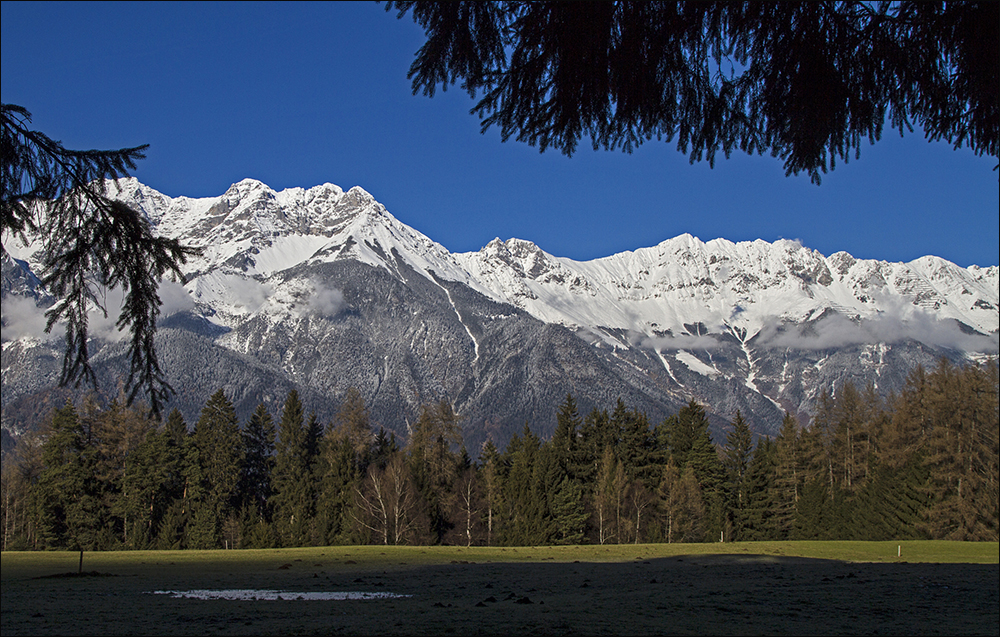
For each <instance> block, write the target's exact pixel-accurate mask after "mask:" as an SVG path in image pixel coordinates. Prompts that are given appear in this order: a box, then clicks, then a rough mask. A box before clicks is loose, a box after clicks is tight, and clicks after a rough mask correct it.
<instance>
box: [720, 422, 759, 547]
mask: <svg viewBox="0 0 1000 637" xmlns="http://www.w3.org/2000/svg"><path fill="white" fill-rule="evenodd" d="M732 427H733V429H732V431H730V432H729V434H728V435H727V436H726V445H725V447H723V450H722V464H723V468H724V470H725V476H726V477H725V492H726V506H727V509H728V512H729V515H728V517H729V521H730V523H731V525H732V530H731V532H730V536H731V539H732V540H734V541H739V540H742V539H744V538H743V529H744V527H745V526H746V516H747V509H748V507H749V499H750V489H749V484H748V482H747V471H748V470H749V469H750V458H751V454H752V453H753V436H752V434H751V433H750V426H749V425H748V424H747V423H746V421H745V420H744V419H743V414H741V413H740V411H739V410H738V409H737V410H736V416H735V417H734V418H733V422H732Z"/></svg>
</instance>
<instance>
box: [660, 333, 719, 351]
mask: <svg viewBox="0 0 1000 637" xmlns="http://www.w3.org/2000/svg"><path fill="white" fill-rule="evenodd" d="M642 347H649V348H652V349H654V350H656V351H659V352H662V351H664V350H674V349H715V348H717V347H719V341H718V339H716V338H714V337H713V336H711V335H708V334H702V335H698V336H695V335H693V334H678V335H677V336H647V337H646V338H644V339H643V340H642Z"/></svg>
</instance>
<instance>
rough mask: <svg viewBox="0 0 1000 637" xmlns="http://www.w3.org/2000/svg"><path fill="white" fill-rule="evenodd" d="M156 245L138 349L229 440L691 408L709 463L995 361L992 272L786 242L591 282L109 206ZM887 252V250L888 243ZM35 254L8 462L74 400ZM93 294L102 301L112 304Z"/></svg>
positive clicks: (238, 204) (22, 265)
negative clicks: (284, 414)
mask: <svg viewBox="0 0 1000 637" xmlns="http://www.w3.org/2000/svg"><path fill="white" fill-rule="evenodd" d="M110 192H111V193H112V196H114V197H115V198H118V199H121V200H122V201H125V202H127V203H128V204H130V205H132V206H133V207H135V208H137V209H139V210H141V211H142V212H144V213H145V214H146V215H147V216H148V218H149V219H150V221H151V223H152V224H153V225H154V227H155V228H156V231H157V232H158V233H159V234H161V235H165V236H170V237H174V238H177V239H180V240H181V241H182V242H183V243H185V244H188V245H193V246H198V247H201V248H202V249H203V253H202V255H201V256H199V257H197V258H195V259H193V260H191V261H189V262H188V263H187V264H186V266H185V268H184V270H185V274H186V276H187V283H186V284H185V285H183V286H182V285H180V284H179V283H169V282H164V284H163V285H162V286H161V290H160V296H161V299H162V300H163V306H162V308H161V309H162V315H161V320H160V323H159V326H160V329H159V331H158V334H157V348H158V352H159V354H160V359H161V365H162V367H163V369H164V370H165V371H166V372H167V376H168V380H169V382H170V383H171V385H172V386H173V387H174V389H175V390H176V391H177V394H176V396H175V397H174V399H173V400H172V401H171V403H170V404H168V406H167V408H168V409H170V408H172V407H174V406H176V407H177V408H178V409H180V410H181V413H182V414H183V415H184V416H185V419H186V420H187V422H188V423H189V424H191V423H194V422H195V421H196V420H197V417H198V412H199V410H200V409H201V407H202V406H203V405H204V403H205V401H206V400H207V398H208V397H209V396H210V395H211V394H212V393H214V392H215V391H216V390H217V389H219V388H222V389H224V390H225V391H226V394H227V395H228V396H229V397H230V399H231V400H232V401H233V402H234V404H235V406H236V408H237V413H238V414H239V415H240V417H241V418H243V419H246V418H247V417H248V416H249V414H250V412H251V411H252V410H253V408H254V407H255V406H256V405H257V404H258V403H260V402H264V403H265V404H266V405H268V407H269V408H270V409H271V411H272V413H275V414H280V409H281V405H282V403H283V401H284V399H285V397H286V395H287V393H288V391H289V390H290V389H292V388H296V389H297V390H298V391H299V393H300V396H301V397H302V399H303V403H304V404H305V406H306V408H307V410H311V411H314V412H315V413H316V414H317V416H318V417H319V418H320V419H321V420H323V421H324V422H329V421H330V420H331V419H332V418H333V416H334V414H335V413H336V410H337V408H338V407H339V404H340V401H341V400H342V398H343V396H344V395H345V393H346V392H347V390H348V389H349V388H351V387H355V388H357V389H358V390H359V391H360V392H361V394H362V395H363V396H364V398H365V400H366V402H367V404H368V405H369V407H370V409H371V413H372V418H373V421H374V422H375V423H376V424H377V425H379V426H383V427H385V428H386V429H387V430H390V431H393V432H395V433H396V435H397V437H400V438H401V439H405V437H406V435H407V432H408V430H409V426H410V424H411V423H412V422H414V420H415V419H416V416H417V415H418V413H419V408H420V406H421V405H423V404H427V403H430V402H436V401H439V400H442V399H444V400H448V401H450V402H452V403H453V405H454V408H455V410H456V411H457V412H458V413H459V414H460V416H461V417H462V428H463V433H464V440H465V444H466V446H467V448H468V449H469V451H470V454H471V455H473V456H476V455H478V451H479V449H480V447H481V445H482V444H483V442H485V440H487V439H488V438H492V439H493V440H494V442H495V443H496V444H497V446H498V447H500V448H503V447H504V446H505V445H506V442H507V441H508V440H509V438H510V437H511V436H512V435H513V434H519V433H520V432H521V431H523V428H524V427H525V426H526V425H527V426H528V427H530V428H531V429H532V430H533V431H534V432H535V433H536V434H538V435H540V436H542V437H543V438H544V437H547V436H548V435H550V434H551V432H552V431H553V429H554V427H555V414H556V410H557V409H558V406H559V404H560V403H561V402H562V401H563V400H564V398H565V397H566V395H567V394H572V395H573V397H574V398H575V399H576V401H577V404H578V406H579V408H580V411H581V413H582V414H586V413H587V412H589V411H590V410H591V409H593V408H599V409H608V410H609V411H610V410H612V409H614V407H615V404H616V401H617V400H618V399H619V398H620V399H621V400H622V401H623V402H624V404H625V405H626V406H628V407H629V408H633V409H637V410H639V411H642V412H644V413H646V415H647V416H648V418H649V419H650V422H651V423H653V424H655V423H656V422H659V421H660V420H662V419H663V418H664V417H666V416H668V415H670V414H672V413H674V412H676V411H677V410H678V409H679V408H680V407H681V406H683V405H684V404H686V403H687V402H689V401H690V400H695V401H698V402H699V403H701V404H702V405H704V406H705V407H706V410H707V411H708V414H709V419H710V422H711V423H712V433H713V436H714V437H715V439H716V440H717V441H719V442H721V441H723V440H724V436H725V431H726V427H727V424H728V423H729V422H730V421H731V419H732V418H733V416H734V414H735V412H736V411H737V410H740V412H741V414H742V415H743V416H744V418H745V419H746V420H747V421H748V423H749V424H750V426H751V428H752V429H753V431H754V432H755V433H756V434H757V435H771V436H773V435H774V434H776V433H777V431H778V429H779V428H780V425H781V421H782V417H783V415H784V413H785V412H789V413H792V414H795V415H796V416H798V417H799V419H800V422H802V423H803V424H807V423H808V419H809V417H810V416H811V414H813V413H814V410H815V408H816V403H817V400H818V398H819V396H820V395H821V394H822V392H824V391H829V392H834V393H835V392H836V391H837V388H838V387H840V386H843V384H844V383H846V382H852V383H854V384H855V385H856V386H858V387H859V388H863V387H866V386H869V385H870V386H872V387H873V388H874V389H875V390H876V391H878V392H879V393H881V394H883V395H888V394H890V393H892V392H894V391H898V390H899V389H901V388H902V387H903V385H904V383H905V380H906V377H907V375H908V374H909V373H910V371H911V370H912V369H913V368H914V367H915V366H917V365H924V366H926V367H929V366H932V365H934V364H935V363H936V361H937V360H938V359H940V358H941V357H945V358H948V359H950V360H952V361H955V362H963V361H969V360H973V361H978V360H982V359H984V358H987V357H995V356H996V354H997V350H998V328H1000V309H998V308H1000V299H998V297H1000V293H998V289H1000V273H998V268H997V266H989V267H979V266H971V267H968V268H962V267H959V266H957V265H955V264H953V263H950V262H948V261H945V260H943V259H940V258H937V257H933V256H925V257H921V258H919V259H916V260H914V261H911V262H909V263H889V262H885V261H876V260H865V259H856V258H854V257H852V256H851V255H849V254H847V253H846V252H837V253H835V254H832V255H830V256H824V255H822V254H820V253H819V252H817V251H815V250H810V249H809V248H807V247H805V246H803V245H801V244H800V243H798V242H796V241H790V240H780V241H776V242H774V243H769V242H766V241H762V240H758V241H752V242H739V243H733V242H731V241H727V240H725V239H714V240H711V241H708V242H703V241H701V240H699V239H698V238H696V237H693V236H690V235H681V236H678V237H674V238H672V239H668V240H666V241H663V242H662V243H659V244H658V245H655V246H652V247H647V248H640V249H637V250H634V251H629V252H622V253H619V254H614V255H611V256H608V257H604V258H600V259H594V260H591V261H574V260H572V259H568V258H563V257H556V256H553V255H551V254H548V253H546V252H545V251H543V250H541V249H540V248H539V247H538V246H537V245H535V244H534V243H532V242H530V241H526V240H521V239H508V240H506V241H501V240H500V239H495V240H493V241H491V242H490V243H489V244H487V245H486V246H484V247H483V248H482V249H481V250H479V251H478V252H467V253H451V252H449V251H448V250H447V249H446V248H444V247H443V246H442V245H440V244H438V243H436V242H434V241H433V240H431V239H430V238H428V237H426V236H424V235H423V234H421V233H420V232H418V231H417V230H415V229H413V228H411V227H409V226H407V225H405V224H403V223H401V222H400V221H399V220H397V219H396V218H395V217H393V216H392V215H391V214H390V213H389V211H387V210H386V209H385V207H384V206H382V205H381V204H379V203H378V201H376V200H375V198H374V197H373V196H372V195H370V194H369V193H368V192H366V191H365V190H363V189H362V188H360V187H354V188H351V189H350V190H347V191H346V192H345V191H344V190H343V189H341V188H340V187H338V186H335V185H333V184H323V185H320V186H316V187H313V188H309V189H303V188H289V189H286V190H282V191H280V192H276V191H274V190H272V189H271V188H269V187H268V186H266V185H265V184H263V183H261V182H259V181H255V180H250V179H246V180H243V181H241V182H239V183H236V184H233V185H232V186H231V187H230V188H229V189H228V190H227V191H226V192H225V193H224V194H222V195H221V196H218V197H208V198H188V197H176V198H172V197H168V196H166V195H164V194H162V193H159V192H157V191H155V190H153V189H151V188H149V187H147V186H145V185H143V184H141V183H140V182H139V181H138V180H136V179H134V178H129V179H123V180H120V181H119V182H118V183H117V184H116V185H113V186H111V187H110ZM887 240H891V239H889V238H887ZM39 245H40V244H38V242H37V241H28V242H27V243H26V244H25V243H23V242H20V241H17V240H15V239H14V238H9V237H4V253H3V262H2V281H0V284H2V285H0V292H2V297H3V337H2V341H3V342H2V348H3V349H2V362H0V366H2V386H3V391H2V406H3V422H2V426H3V433H4V447H5V448H9V446H10V444H12V442H13V441H14V440H16V438H17V437H18V436H20V435H21V434H23V432H25V431H26V430H27V429H29V428H30V427H32V426H33V425H34V424H35V423H37V422H38V420H39V418H40V417H42V415H43V412H44V411H45V410H47V409H50V408H51V407H52V406H58V404H61V403H60V401H63V400H65V397H66V396H67V395H70V394H71V392H69V391H68V390H65V389H63V390H59V389H56V388H55V380H56V379H57V378H58V375H59V370H60V365H61V357H62V353H61V352H62V349H61V348H62V338H61V335H59V334H55V332H58V329H56V330H53V332H54V334H52V335H48V334H44V333H43V332H42V329H41V328H42V326H43V325H44V319H43V318H42V313H43V312H44V309H45V308H46V307H47V306H48V305H49V304H51V303H52V299H51V298H50V297H49V296H48V295H47V293H46V291H45V290H43V289H42V288H41V287H40V285H39V283H38V279H37V276H36V272H37V268H38V263H39V259H38V247H39ZM115 293H116V292H115V291H114V290H112V291H109V299H111V300H112V301H113V300H114V298H115ZM114 319H115V316H111V317H110V318H109V319H108V320H104V319H103V317H100V316H99V315H95V316H94V317H93V320H92V322H91V333H92V335H93V337H94V345H92V346H91V352H92V355H91V358H92V363H93V364H94V367H95V370H96V371H97V374H98V379H99V383H100V384H99V387H100V388H101V391H102V392H103V393H104V394H105V395H106V396H111V397H113V396H115V395H116V394H117V392H118V387H119V385H118V383H119V379H120V378H121V377H122V376H123V373H124V371H125V369H126V368H127V359H126V358H125V344H124V343H123V342H122V341H121V338H122V335H121V334H120V333H118V332H117V331H116V330H115V329H114V327H113V323H114Z"/></svg>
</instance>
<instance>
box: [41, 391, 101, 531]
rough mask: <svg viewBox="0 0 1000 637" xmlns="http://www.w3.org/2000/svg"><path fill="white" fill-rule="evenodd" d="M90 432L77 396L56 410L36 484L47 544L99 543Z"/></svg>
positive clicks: (43, 448)
mask: <svg viewBox="0 0 1000 637" xmlns="http://www.w3.org/2000/svg"><path fill="white" fill-rule="evenodd" d="M86 438H87V434H86V432H85V431H84V428H83V424H82V423H81V421H80V417H79V415H78V414H77V411H76V408H75V407H74V406H73V404H72V403H71V402H69V401H67V402H66V404H65V405H64V406H63V407H62V408H60V409H57V410H55V411H54V412H53V414H52V421H51V424H50V425H49V433H48V436H47V437H46V440H45V442H44V444H43V445H42V463H43V466H44V469H42V472H41V474H40V475H39V476H38V484H37V485H36V487H35V489H34V501H35V503H36V504H35V507H36V511H37V512H38V522H37V524H38V537H39V543H40V544H41V546H42V547H44V548H69V549H72V550H84V549H90V550H92V549H94V548H96V547H95V543H96V542H95V539H96V538H95V535H96V531H97V526H98V521H97V519H96V515H95V509H96V508H97V507H96V503H95V491H96V480H95V477H94V466H93V454H92V452H88V448H87V440H86Z"/></svg>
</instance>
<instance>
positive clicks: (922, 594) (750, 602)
mask: <svg viewBox="0 0 1000 637" xmlns="http://www.w3.org/2000/svg"><path fill="white" fill-rule="evenodd" d="M123 575H130V576H128V577H113V578H104V577H102V578H97V577H88V578H65V579H63V578H46V579H39V578H35V579H24V580H4V586H3V609H2V615H0V618H2V621H0V629H2V633H3V635H4V637H12V636H14V635H93V634H119V635H122V634H128V635H204V634H217V635H312V634H316V635H319V634H323V635H330V634H352V635H431V634H433V635H449V634H455V635H511V634H514V635H560V634H562V635H637V634H711V635H745V634H775V635H803V634H807V635H819V634H824V635H878V634H896V635H898V634H908V635H910V634H912V635H935V634H950V635H953V634H969V635H973V634H975V635H992V636H994V637H995V636H996V635H997V634H998V632H1000V592H998V589H1000V566H998V565H996V564H988V565H979V564H907V563H892V564H876V563H863V564H861V563H846V562H839V561H829V560H813V559H805V558H787V557H767V556H748V555H740V556H735V555H711V556H684V557H672V558H658V559H650V560H636V561H634V562H628V563H593V562H586V563H582V562H581V563H553V562H547V563H545V562H543V563H531V564H528V563H502V564H501V563H478V564H477V563H472V562H468V563H453V564H446V565H439V566H426V567H408V566H404V565H397V566H396V567H395V568H393V569H391V570H383V571H376V570H372V569H370V568H364V565H354V564H345V563H340V564H327V565H325V566H324V565H323V564H319V563H315V564H310V563H302V562H299V563H294V564H293V565H291V566H290V567H289V568H284V569H278V568H275V569H272V570H269V571H266V572H258V573H254V574H252V575H251V574H234V575H230V576H226V575H225V574H213V575H212V576H210V577H205V578H198V579H196V578H191V577H190V576H184V577H181V576H171V574H170V572H169V571H167V570H164V569H158V570H155V571H154V570H153V569H151V571H150V572H149V573H130V574H123ZM187 589H199V590H202V589H207V590H227V589H261V590H273V591H290V592H300V593H320V592H336V591H374V592H385V593H391V594H394V595H400V596H405V597H388V596H387V597H384V598H369V599H350V598H347V599H321V597H322V596H311V597H310V596H306V595H303V596H301V599H255V600H233V599H189V598H183V597H181V598H175V597H170V596H165V595H155V594H152V592H153V591H158V590H187Z"/></svg>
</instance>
